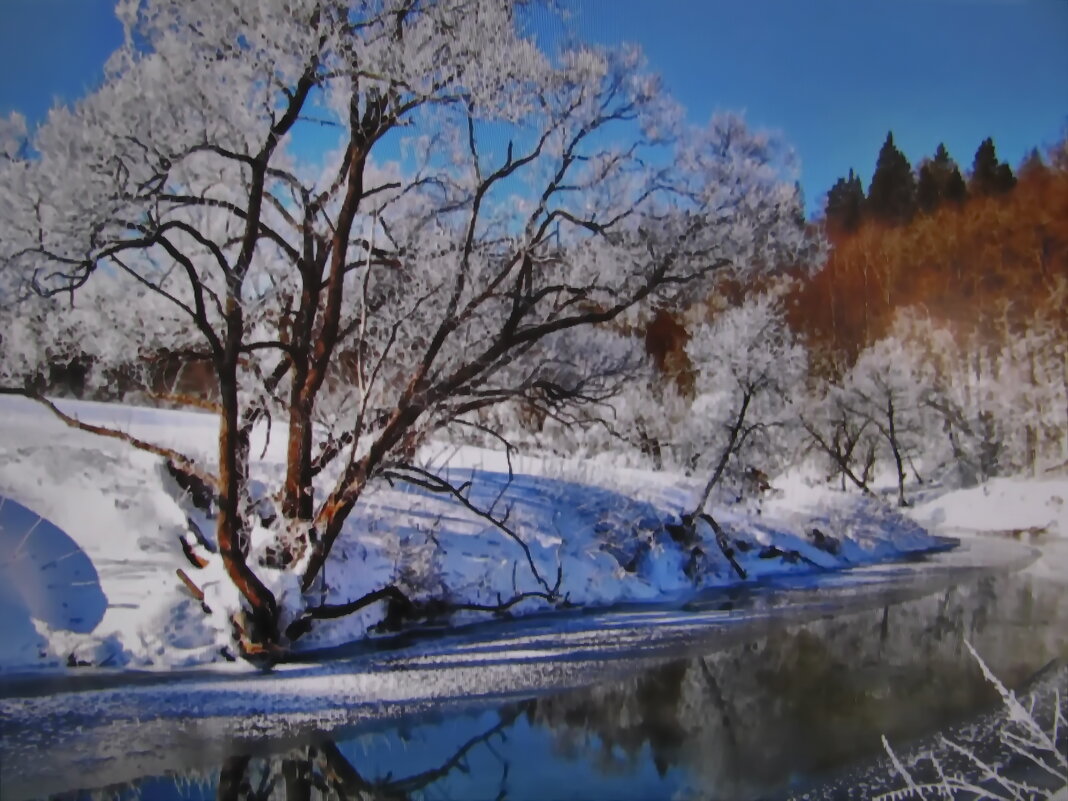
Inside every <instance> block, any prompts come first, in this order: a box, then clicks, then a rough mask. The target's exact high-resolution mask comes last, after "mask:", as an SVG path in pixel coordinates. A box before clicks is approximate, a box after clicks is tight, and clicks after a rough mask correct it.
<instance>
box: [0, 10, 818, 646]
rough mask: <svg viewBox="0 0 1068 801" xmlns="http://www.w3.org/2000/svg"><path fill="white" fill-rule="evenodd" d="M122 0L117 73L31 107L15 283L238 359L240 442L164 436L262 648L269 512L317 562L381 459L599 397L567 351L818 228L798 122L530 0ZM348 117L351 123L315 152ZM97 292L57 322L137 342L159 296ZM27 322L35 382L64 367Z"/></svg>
mask: <svg viewBox="0 0 1068 801" xmlns="http://www.w3.org/2000/svg"><path fill="white" fill-rule="evenodd" d="M116 11H117V14H118V16H119V17H120V19H121V21H122V23H123V25H124V26H125V30H126V43H125V44H124V46H122V47H121V48H120V49H119V50H118V51H117V52H116V53H115V54H114V55H113V56H112V57H111V59H110V60H109V62H108V64H107V67H106V74H105V78H104V81H103V84H102V86H101V87H100V88H99V89H97V90H96V91H94V92H93V93H91V94H90V95H88V96H87V97H85V98H84V99H82V100H81V101H79V102H78V103H76V104H75V105H74V106H72V107H69V108H67V107H57V108H55V109H53V110H52V112H51V113H50V115H49V117H48V119H47V121H46V122H45V123H44V124H43V125H41V126H40V127H39V128H38V129H37V130H36V132H34V134H33V138H32V148H26V147H24V146H23V144H24V143H18V142H15V141H14V140H17V139H18V136H19V134H20V132H21V129H19V128H18V126H16V125H5V128H4V131H3V137H4V145H3V158H0V221H2V224H0V231H2V233H0V282H2V286H0V298H3V301H4V302H5V303H7V304H10V303H11V302H12V301H13V300H15V299H17V298H22V297H26V296H27V295H29V294H31V293H36V294H38V295H44V296H49V297H57V298H58V297H66V298H68V299H70V298H73V300H74V302H75V308H81V309H83V310H85V311H86V312H89V311H91V308H92V307H91V306H89V305H88V304H85V305H81V306H79V302H78V298H79V296H80V295H81V294H82V293H83V292H88V291H92V290H91V287H92V286H93V285H94V283H96V282H99V281H101V280H103V281H106V282H112V283H115V284H116V285H118V284H119V283H121V285H122V287H123V288H122V289H121V290H118V289H116V290H115V292H116V300H117V301H118V303H119V305H121V304H123V303H125V304H126V305H130V303H132V302H135V299H136V298H138V297H139V295H138V293H141V295H143V296H145V297H148V296H154V298H155V299H156V300H157V301H163V302H164V305H165V307H166V308H167V309H168V310H169V311H168V313H167V316H165V318H164V319H166V320H167V323H168V325H169V324H170V322H171V321H181V323H182V328H181V339H180V341H176V340H172V341H171V342H170V347H171V349H172V350H174V351H176V352H180V353H181V354H182V355H183V356H184V358H186V359H190V360H200V361H203V362H205V363H207V364H209V365H210V366H211V370H212V373H213V380H214V384H215V386H216V397H215V398H214V400H213V403H214V406H215V408H216V409H217V411H218V414H219V418H220V427H219V444H218V456H217V462H216V464H214V465H209V464H204V463H201V462H199V461H197V460H196V459H195V458H193V457H191V456H190V455H183V454H179V453H176V452H164V455H165V456H167V458H168V459H169V461H170V462H171V465H172V468H174V469H175V470H178V471H179V472H181V473H184V474H185V475H186V476H187V478H188V477H190V476H196V477H197V478H198V480H199V481H201V482H202V483H203V484H205V485H206V486H207V487H208V488H209V489H210V491H211V492H212V493H213V494H214V496H215V503H216V508H217V516H216V537H217V542H218V545H219V550H220V553H221V558H222V560H223V562H224V565H225V568H226V571H227V573H228V574H229V576H230V578H231V579H232V581H233V582H234V584H235V585H236V587H237V588H238V589H239V590H240V592H241V594H242V596H243V598H244V603H245V605H246V609H245V612H243V613H241V614H239V615H238V616H237V617H236V618H235V622H236V623H237V624H238V626H239V628H240V630H241V644H242V646H243V648H244V649H245V652H246V653H254V652H258V651H262V650H263V649H264V648H267V649H268V650H271V649H273V648H274V647H275V646H276V645H282V646H284V645H285V635H284V632H283V631H281V629H282V628H283V624H282V622H281V621H282V620H283V618H285V617H286V616H287V615H288V614H289V613H291V612H292V610H285V611H286V614H285V615H284V614H283V610H281V609H280V608H279V602H278V599H276V598H275V597H274V595H273V594H272V593H271V591H270V590H269V589H268V587H267V586H266V585H265V583H264V582H263V581H262V580H261V577H260V576H259V575H257V568H258V565H257V564H255V563H254V562H253V560H251V559H250V558H249V556H248V554H249V532H250V531H251V530H252V528H254V527H257V531H259V530H262V525H263V524H269V525H270V526H271V527H272V529H273V530H274V532H275V534H276V536H277V538H278V540H279V542H280V543H281V546H282V547H283V549H284V551H285V552H286V555H287V558H286V559H285V560H283V561H284V564H286V565H287V566H288V568H287V569H289V570H291V571H293V572H295V573H297V574H299V576H300V579H301V585H302V587H303V589H304V590H305V592H307V591H309V590H311V589H314V585H315V583H316V581H317V579H318V578H319V577H320V573H321V569H322V567H323V565H324V563H325V562H326V560H327V558H328V557H329V555H330V553H331V548H332V546H333V545H334V543H335V541H336V540H337V538H338V536H339V535H340V533H341V532H342V528H343V526H344V524H345V520H346V518H347V517H348V515H349V513H350V512H351V511H352V509H353V507H354V506H355V505H356V504H357V503H358V502H359V501H360V498H361V496H362V494H363V492H364V490H365V488H366V487H367V485H368V482H370V481H372V480H373V479H375V478H376V477H378V476H382V475H383V474H385V473H389V474H390V475H391V476H392V477H394V478H396V477H403V476H404V475H406V472H405V471H406V469H407V468H408V467H409V466H410V462H411V460H412V457H413V455H414V452H415V449H416V448H417V446H418V445H419V444H420V442H421V441H423V440H424V439H425V438H426V437H427V436H428V435H429V434H431V433H432V432H435V431H438V430H441V429H443V428H446V427H450V426H455V425H464V424H471V423H473V422H475V421H477V420H478V419H479V418H478V415H479V414H480V412H482V411H484V410H486V409H488V408H491V407H493V406H495V405H497V404H500V403H505V402H514V401H517V400H522V399H529V400H533V401H535V402H545V403H548V404H551V405H554V406H556V407H561V406H563V405H565V404H576V403H578V404H581V403H582V402H583V401H584V398H586V397H587V395H586V394H584V391H583V389H584V382H585V381H586V380H587V376H584V375H582V374H581V373H576V372H575V371H572V370H562V369H559V366H560V364H561V363H565V362H567V361H568V360H569V359H571V357H572V355H573V353H574V352H575V350H576V346H577V345H578V343H579V342H580V341H581V340H580V339H579V338H580V337H581V336H582V332H583V331H588V330H590V329H592V327H593V326H595V325H597V324H601V323H606V322H608V321H611V320H613V319H615V318H621V317H627V316H628V315H636V314H637V312H636V311H635V310H636V309H638V308H639V307H640V305H641V304H643V303H644V302H646V301H653V300H657V301H658V302H661V303H672V302H675V301H677V300H679V299H680V297H681V296H682V295H683V294H684V293H686V292H690V291H693V290H694V289H695V288H696V287H700V286H701V285H702V284H701V282H702V281H703V280H704V279H705V278H707V277H708V276H710V275H712V274H713V273H715V272H716V271H718V270H720V269H721V268H725V267H728V266H731V267H734V268H736V269H739V270H742V271H744V270H747V269H753V267H752V265H757V264H760V265H770V264H774V263H776V262H777V261H778V260H779V259H780V258H781V257H783V256H786V257H789V255H790V254H791V253H792V252H793V251H794V250H795V249H796V248H798V247H799V246H801V245H802V244H803V242H802V240H803V237H804V234H803V231H802V230H801V226H800V225H799V224H798V219H799V214H798V212H799V199H798V195H797V192H796V189H795V187H794V186H793V185H792V184H791V183H789V182H788V181H785V182H784V181H783V180H782V167H783V165H784V159H783V154H782V151H781V150H780V149H779V148H778V146H777V145H776V143H775V142H774V141H773V140H771V139H769V138H768V137H766V136H763V135H759V134H753V133H751V132H750V131H748V130H747V129H746V128H745V126H744V125H743V124H742V122H741V121H740V120H739V119H738V118H736V117H733V116H729V115H727V116H718V117H716V118H714V119H713V120H712V122H711V123H710V124H709V126H707V127H706V128H704V129H702V130H696V131H694V130H689V129H686V128H684V126H683V125H682V124H681V123H680V119H681V114H680V110H679V109H678V107H677V106H676V105H674V104H673V103H672V101H671V100H670V98H668V97H667V96H666V94H665V93H664V91H663V90H662V89H661V87H660V85H659V83H658V81H657V80H656V79H655V78H654V77H653V76H651V75H649V74H647V73H646V72H645V71H644V68H643V65H642V61H641V57H640V54H639V53H638V52H637V51H635V50H633V49H628V48H624V49H620V50H605V49H600V48H593V47H575V48H571V49H567V50H563V51H562V52H559V53H551V54H550V53H545V52H542V51H541V50H539V49H538V47H537V46H536V45H535V42H534V37H533V35H531V34H530V32H529V31H528V30H527V29H526V28H525V26H524V18H525V17H524V15H525V13H526V12H525V4H515V3H512V2H508V1H507V0H431V1H430V2H413V1H412V0H375V1H374V2H357V1H356V0H180V1H179V0H120V2H119V3H118V4H117V8H116ZM8 129H11V130H10V131H9V130H8ZM324 133H325V134H326V135H327V136H328V137H329V138H330V142H331V144H334V143H336V149H335V150H332V151H330V152H329V153H327V154H326V155H325V156H322V157H320V154H316V155H314V156H307V155H306V154H307V152H308V150H309V147H308V143H309V142H311V141H313V140H314V139H318V140H319V141H321V139H322V136H323V135H324ZM9 134H11V135H9ZM8 140H12V141H8ZM667 148H670V149H671V150H670V155H668V156H667V157H665V153H668V151H667V150H666V149H667ZM660 165H664V166H660ZM15 313H16V314H20V313H21V312H19V311H16V312H15ZM65 317H66V319H64V318H65ZM89 317H91V315H89V314H87V315H86V319H84V320H83V321H80V322H79V323H78V325H70V323H72V322H73V320H72V319H71V318H69V316H67V315H65V313H64V312H63V311H61V310H60V308H59V307H58V306H56V307H53V308H52V309H50V311H49V314H48V316H47V320H48V322H47V325H46V327H45V330H44V331H43V333H42V336H43V337H45V338H47V339H49V340H50V341H51V347H54V348H56V349H59V350H63V349H64V348H67V347H68V346H69V343H70V341H71V340H73V339H79V340H82V341H84V340H87V339H88V338H90V337H102V338H106V339H107V340H108V346H107V347H108V349H109V350H119V351H124V352H125V353H127V354H128V355H129V356H130V359H131V360H135V359H136V356H137V350H138V347H139V343H140V342H141V341H142V338H143V336H144V332H143V331H142V330H141V325H140V323H139V322H135V319H134V318H131V317H125V318H122V319H121V320H119V321H118V322H116V321H113V320H109V318H108V316H107V315H106V314H101V315H99V316H98V317H97V319H95V320H94V319H89ZM189 335H194V337H195V339H194V341H193V342H189V341H188V340H189ZM16 339H17V338H16ZM23 339H25V338H23ZM60 340H67V342H66V343H64V342H61V341H60ZM164 344H165V345H166V344H167V343H164ZM4 348H5V351H4V354H3V364H2V368H0V369H2V372H3V376H2V377H3V379H4V382H5V384H6V385H7V386H6V389H5V391H7V392H19V393H23V394H29V395H36V393H35V391H34V390H33V388H32V385H31V384H28V383H26V382H27V381H28V379H29V377H30V376H29V373H30V372H32V369H27V365H28V364H29V362H27V360H26V359H23V358H21V357H20V356H18V355H17V353H18V350H19V348H18V342H16V341H13V340H12V339H11V338H5V340H4ZM29 367H30V368H32V365H29ZM604 372H611V371H610V370H606V371H604ZM328 396H329V398H328ZM272 420H274V421H279V422H280V423H281V424H284V425H285V427H286V433H285V439H286V443H287V461H286V475H285V477H284V481H283V482H282V484H281V486H279V487H278V488H277V489H278V491H277V493H276V495H275V498H276V501H277V503H276V507H277V508H275V509H273V510H272V512H271V513H270V514H265V513H262V507H263V504H262V503H261V500H262V499H261V498H258V497H257V498H254V497H253V493H250V491H249V470H250V460H251V457H250V448H249V443H250V438H251V435H252V432H253V430H254V429H255V427H256V426H261V425H265V424H269V422H270V421H272ZM134 444H137V443H134ZM142 444H143V443H142ZM157 450H159V449H157ZM257 510H259V512H260V514H259V516H258V517H257ZM309 598H310V595H309ZM308 603H309V604H310V603H311V601H310V600H309V601H308ZM310 611H312V612H313V611H314V610H310Z"/></svg>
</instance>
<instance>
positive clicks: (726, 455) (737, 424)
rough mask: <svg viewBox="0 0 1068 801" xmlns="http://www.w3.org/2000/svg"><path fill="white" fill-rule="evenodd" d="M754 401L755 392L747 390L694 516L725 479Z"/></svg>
mask: <svg viewBox="0 0 1068 801" xmlns="http://www.w3.org/2000/svg"><path fill="white" fill-rule="evenodd" d="M752 400H753V391H752V390H751V389H746V391H745V394H744V395H743V397H742V406H741V408H740V409H739V410H738V416H737V417H736V418H735V420H734V424H733V425H732V426H731V430H730V435H729V437H728V439H727V444H726V445H725V446H724V448H723V450H722V451H721V452H720V455H719V462H718V463H717V464H716V469H715V470H713V471H712V477H711V478H709V479H708V483H707V484H705V488H704V490H702V491H701V497H700V499H699V500H698V502H697V505H696V506H695V507H694V510H693V514H695V515H696V514H697V513H699V512H700V511H701V510H702V509H704V508H705V504H706V503H708V496H709V495H711V494H712V490H713V489H714V488H715V486H716V484H718V483H719V481H720V479H721V478H722V477H723V471H724V470H726V469H727V463H728V462H729V461H730V458H731V456H733V455H734V451H735V449H736V448H737V447H738V444H739V443H738V436H739V434H741V431H742V426H744V425H745V416H746V414H747V413H748V412H749V404H750V402H751V401H752Z"/></svg>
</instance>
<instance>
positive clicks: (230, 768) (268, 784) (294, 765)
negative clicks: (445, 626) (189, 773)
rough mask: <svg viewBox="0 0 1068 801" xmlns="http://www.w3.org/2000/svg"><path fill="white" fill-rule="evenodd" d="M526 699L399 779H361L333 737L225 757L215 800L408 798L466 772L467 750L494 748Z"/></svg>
mask: <svg viewBox="0 0 1068 801" xmlns="http://www.w3.org/2000/svg"><path fill="white" fill-rule="evenodd" d="M527 706H528V704H518V705H514V706H512V707H509V708H506V709H502V710H501V711H500V719H499V720H498V722H497V723H496V725H494V726H492V727H491V728H489V729H487V730H486V731H483V732H481V733H480V734H477V735H475V736H473V737H471V738H470V739H469V740H467V741H466V742H465V743H463V744H462V745H460V746H459V747H458V748H457V749H456V751H455V752H454V753H453V754H452V755H451V756H450V757H449V758H448V759H446V760H445V761H444V762H443V763H441V764H440V765H438V766H437V767H435V768H431V769H429V770H423V771H420V772H418V773H414V774H412V775H409V776H405V777H402V778H394V777H393V776H392V775H390V774H386V776H385V777H383V778H378V779H368V778H365V777H364V776H363V775H362V774H361V773H360V771H359V770H357V769H356V767H355V766H354V765H353V764H352V762H351V761H350V760H349V759H348V758H347V757H346V756H345V755H344V754H343V753H342V752H341V749H340V748H338V746H337V743H335V742H334V741H333V740H325V741H323V742H319V743H316V744H314V745H308V746H305V747H304V748H300V749H297V750H296V751H294V752H292V753H289V754H286V755H285V756H282V757H274V758H266V759H253V757H251V756H249V755H237V756H231V757H229V758H228V759H227V760H226V761H225V762H224V763H223V766H222V768H221V770H220V771H219V784H218V793H217V795H216V798H217V799H218V801H280V799H284V801H312V799H313V798H314V799H316V800H317V801H318V800H319V799H322V801H335V800H336V801H410V799H412V798H413V797H415V794H417V793H419V792H420V791H421V790H423V789H424V788H426V787H429V786H430V785H432V784H434V783H435V782H438V781H440V780H441V779H443V778H445V777H446V776H448V775H449V774H450V773H452V772H453V771H460V772H466V771H467V770H468V769H469V768H468V766H467V764H466V758H467V755H468V754H469V753H470V752H471V750H472V749H474V748H477V747H485V748H487V749H489V750H491V751H492V750H493V748H492V742H493V740H494V739H495V738H496V739H498V740H499V741H502V742H503V741H504V740H505V734H504V732H505V731H506V730H507V729H508V728H509V727H510V726H512V724H513V723H514V722H515V720H516V718H517V717H519V715H520V714H521V713H522V711H523V710H524V709H525V708H526V707H527ZM507 781H508V763H507V761H505V760H504V759H503V758H502V759H501V777H500V791H499V793H498V794H497V798H499V799H504V798H505V797H506V786H507Z"/></svg>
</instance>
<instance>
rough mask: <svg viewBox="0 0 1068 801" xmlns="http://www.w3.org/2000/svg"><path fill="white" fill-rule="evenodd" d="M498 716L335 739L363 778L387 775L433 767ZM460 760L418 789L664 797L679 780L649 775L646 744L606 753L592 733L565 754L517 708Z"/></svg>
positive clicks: (516, 795) (443, 794)
mask: <svg viewBox="0 0 1068 801" xmlns="http://www.w3.org/2000/svg"><path fill="white" fill-rule="evenodd" d="M499 721H500V716H499V715H498V713H497V712H496V711H486V712H483V713H481V714H477V715H465V716H461V717H456V718H451V719H449V720H445V721H443V722H442V723H440V724H437V725H433V724H431V725H420V726H413V727H411V728H410V729H407V730H401V731H399V732H398V731H393V732H389V733H385V734H370V735H366V736H363V737H358V738H356V739H354V740H349V741H348V742H344V743H339V744H338V747H339V749H340V750H341V752H342V753H343V754H344V755H345V756H346V757H347V758H348V760H349V761H350V762H351V763H352V765H353V767H355V768H357V770H360V769H361V766H368V767H367V770H366V771H365V772H364V776H365V778H368V779H382V778H384V777H386V776H387V775H390V776H391V777H392V778H393V779H398V778H401V777H407V776H412V775H415V774H418V773H420V772H421V771H425V770H434V769H436V768H439V767H440V766H442V765H444V764H445V763H446V762H447V761H448V760H449V759H450V758H451V757H452V756H453V755H454V754H455V753H456V752H457V750H458V749H459V748H460V747H461V746H463V745H464V744H465V743H466V742H468V741H469V740H471V739H472V738H477V737H479V736H481V735H482V734H484V733H486V732H488V731H490V730H491V729H493V728H494V726H496V725H497V723H498V722H499ZM502 736H503V738H504V742H502V740H501V737H502ZM463 765H464V766H465V767H467V768H468V770H467V771H462V770H454V771H452V772H451V773H449V774H448V775H447V776H446V777H444V778H442V779H440V780H439V781H437V782H435V783H434V784H433V786H432V788H431V787H428V788H427V790H426V795H427V796H428V797H431V798H439V797H440V798H467V799H481V798H485V799H495V798H498V797H499V795H500V793H501V791H502V789H503V790H505V791H506V793H505V795H506V797H507V798H509V799H513V800H514V801H520V800H521V799H550V798H553V799H568V798H573V799H587V798H590V797H591V792H593V793H594V795H595V796H596V797H598V798H617V799H635V800H637V799H649V798H668V797H671V796H672V795H673V794H674V791H675V790H676V789H678V788H679V787H680V786H681V785H682V783H683V779H682V774H683V771H681V770H679V769H678V768H669V769H668V771H667V773H666V774H665V776H664V778H661V777H660V776H658V775H657V771H656V767H655V766H654V764H653V759H652V756H651V754H650V753H649V746H648V744H646V745H644V746H643V747H642V751H641V752H640V753H639V754H637V755H635V756H634V757H629V756H627V755H626V754H623V753H622V751H621V750H620V749H619V748H615V749H613V751H612V752H611V753H610V755H609V758H607V759H606V758H605V757H604V755H603V748H602V745H601V742H600V741H599V740H598V739H597V738H596V737H592V738H590V739H588V740H586V741H584V742H583V749H582V750H581V751H580V752H578V753H574V754H571V755H568V754H566V753H563V750H562V749H561V748H560V747H559V742H558V740H557V738H556V737H555V736H554V735H553V733H552V732H551V731H549V730H548V729H546V728H544V727H541V726H537V725H531V724H530V723H529V722H528V720H527V718H526V717H525V716H523V715H520V717H519V718H518V719H517V720H516V721H515V723H514V724H513V725H512V726H509V727H507V728H506V729H504V731H503V732H502V733H501V735H497V736H493V737H491V738H489V739H488V741H486V742H484V743H479V744H478V745H476V746H475V747H473V748H472V749H471V750H470V751H469V752H468V753H467V756H466V758H465V759H464V760H463ZM371 766H373V768H372V767H371ZM505 766H507V773H505ZM502 782H503V783H502ZM593 788H596V789H595V790H594V789H593Z"/></svg>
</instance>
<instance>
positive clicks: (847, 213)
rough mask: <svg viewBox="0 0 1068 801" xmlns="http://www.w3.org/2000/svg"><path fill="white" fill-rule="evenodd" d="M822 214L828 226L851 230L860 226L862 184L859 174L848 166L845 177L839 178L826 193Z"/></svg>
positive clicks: (846, 230) (862, 210) (862, 213)
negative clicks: (825, 202)
mask: <svg viewBox="0 0 1068 801" xmlns="http://www.w3.org/2000/svg"><path fill="white" fill-rule="evenodd" d="M824 216H825V217H826V220H827V225H828V227H829V228H831V229H832V230H835V231H845V232H851V231H855V230H857V228H858V227H860V224H861V222H862V221H863V219H864V185H863V184H861V182H860V176H858V175H857V174H856V173H854V172H853V169H852V168H850V170H849V176H848V177H847V178H839V179H838V180H837V181H836V182H835V184H834V186H832V187H831V191H829V192H828V193H827V205H826V206H825V207H824Z"/></svg>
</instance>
